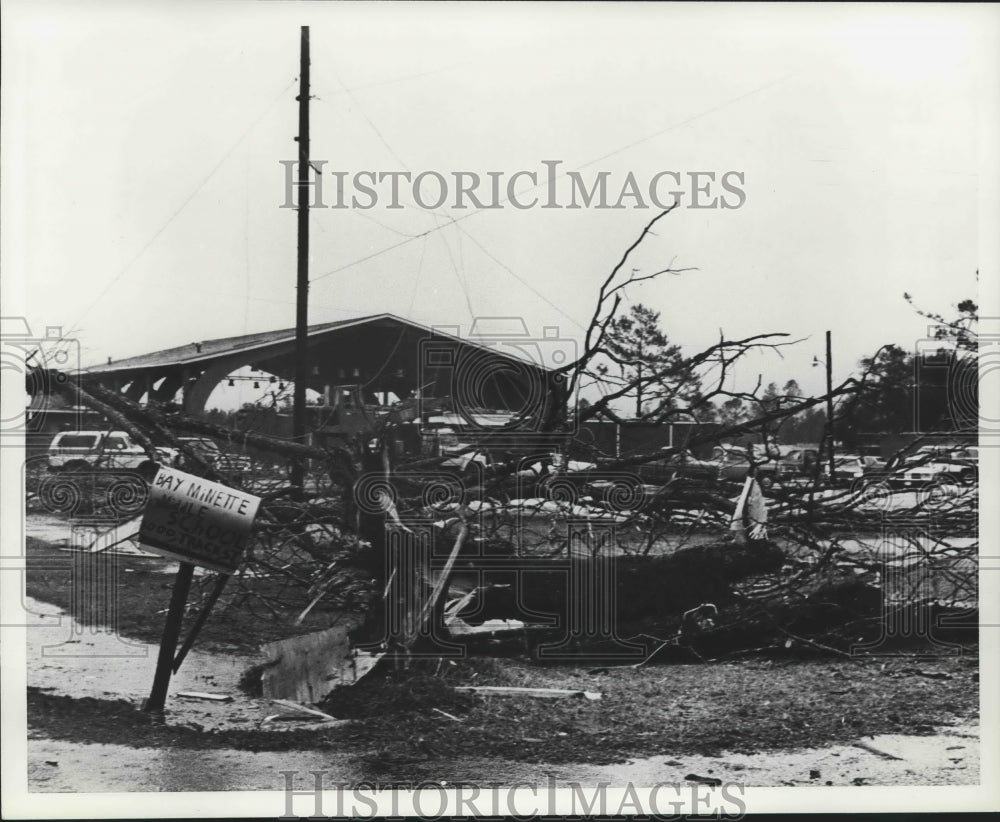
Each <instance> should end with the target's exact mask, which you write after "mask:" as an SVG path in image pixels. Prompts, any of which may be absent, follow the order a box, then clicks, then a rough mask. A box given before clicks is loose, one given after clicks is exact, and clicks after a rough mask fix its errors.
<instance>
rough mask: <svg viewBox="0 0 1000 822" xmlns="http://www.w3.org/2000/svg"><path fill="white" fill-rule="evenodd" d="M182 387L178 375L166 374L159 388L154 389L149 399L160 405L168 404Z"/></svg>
mask: <svg viewBox="0 0 1000 822" xmlns="http://www.w3.org/2000/svg"><path fill="white" fill-rule="evenodd" d="M182 385H183V382H182V380H181V376H180V374H167V376H166V377H165V378H164V380H163V382H161V383H160V386H159V388H156V389H154V390H153V392H152V393H151V394H150V396H149V398H150V399H151V400H154V401H155V402H160V403H165V402H170V401H171V400H172V399H173V398H174V395H175V394H177V392H178V391H179V390H180V389H181V386H182Z"/></svg>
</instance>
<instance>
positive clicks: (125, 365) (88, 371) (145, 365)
mask: <svg viewBox="0 0 1000 822" xmlns="http://www.w3.org/2000/svg"><path fill="white" fill-rule="evenodd" d="M380 322H382V323H387V324H396V325H405V326H409V327H411V328H413V329H414V330H417V331H421V332H424V333H426V334H428V335H434V336H436V337H444V338H448V339H453V340H457V341H459V342H461V343H463V344H465V345H470V346H474V347H476V348H481V349H483V350H486V351H491V352H493V353H494V354H496V355H498V356H501V357H506V358H508V359H516V360H518V361H519V362H523V363H525V364H528V365H531V366H534V367H535V368H537V369H538V370H540V371H543V372H544V371H548V369H547V368H546V367H545V366H544V365H541V364H539V363H535V362H531V361H530V360H527V359H524V358H521V357H514V356H512V355H511V354H510V353H508V352H507V351H503V350H496V349H494V348H493V347H492V346H490V345H486V344H484V343H482V342H479V341H477V340H475V339H463V338H461V337H456V336H454V335H453V334H449V333H447V332H444V331H441V330H439V329H436V328H432V327H430V326H425V325H422V324H421V323H417V322H413V321H412V320H406V319H403V318H402V317H397V316H396V315H395V314H388V313H386V314H373V315H370V316H367V317H358V318H355V319H351V320H338V321H336V322H329V323H322V324H319V325H311V326H309V329H308V336H309V337H312V338H315V337H321V336H323V335H326V334H330V333H331V332H336V331H341V330H344V329H347V328H352V327H355V326H361V325H368V324H375V323H380ZM294 341H295V329H294V328H284V329H281V330H280V331H264V332H261V333H257V334H245V335H243V336H239V337H222V338H220V339H216V340H202V341H199V342H192V343H188V344H187V345H181V346H177V347H175V348H165V349H163V350H162V351H153V352H151V353H149V354H140V355H139V356H137V357H128V358H126V359H122V360H112V361H111V362H110V363H105V364H98V365H92V366H89V367H87V368H83V369H81V371H82V373H83V374H85V375H88V376H97V375H104V374H114V373H116V372H132V371H137V370H144V369H151V368H170V367H174V366H181V365H189V364H196V363H205V362H206V361H209V360H215V359H218V358H220V357H225V356H228V355H230V354H237V353H244V352H247V351H253V350H255V349H262V353H265V352H264V351H263V350H264V349H267V348H270V347H272V346H275V345H281V344H287V343H293V342H294ZM265 356H266V353H265Z"/></svg>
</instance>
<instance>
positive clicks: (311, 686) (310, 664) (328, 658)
mask: <svg viewBox="0 0 1000 822" xmlns="http://www.w3.org/2000/svg"><path fill="white" fill-rule="evenodd" d="M355 627H357V622H356V621H354V620H351V619H345V620H344V621H343V622H342V623H341V624H339V625H335V626H333V627H332V628H327V629H325V630H323V631H316V632H313V633H310V634H303V635H302V636H297V637H292V638H291V639H282V640H278V641H277V642H269V643H267V644H266V645H264V646H263V648H262V650H263V653H264V656H265V657H266V659H267V662H268V663H270V664H269V665H268V666H267V668H265V670H264V673H263V675H262V677H261V681H262V684H263V690H264V696H265V697H266V698H268V699H293V700H295V701H296V702H302V703H306V704H312V703H316V702H319V701H320V700H321V699H323V697H325V696H326V695H327V694H328V693H330V691H332V690H333V689H334V688H335V687H336V686H338V685H353V684H354V683H355V682H357V681H358V680H359V679H361V678H362V677H363V676H365V674H367V673H368V672H369V671H371V670H372V669H373V668H374V667H375V665H376V664H378V660H379V659H380V658H381V655H379V654H375V655H372V654H363V653H360V652H358V651H355V650H354V649H353V648H352V647H351V641H350V637H349V632H350V631H352V630H353V629H354V628H355Z"/></svg>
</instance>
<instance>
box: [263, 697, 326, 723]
mask: <svg viewBox="0 0 1000 822" xmlns="http://www.w3.org/2000/svg"><path fill="white" fill-rule="evenodd" d="M271 702H273V703H274V704H275V705H281V706H282V707H283V708H290V709H291V710H293V711H298V712H299V713H303V714H307V715H308V716H313V717H319V718H320V719H325V720H330V721H334V722H335V721H336V720H337V717H335V716H330V714H326V713H323V711H317V710H316V709H315V708H307V707H306V706H305V705H299V704H298V703H297V702H290V701H289V700H287V699H272V700H271ZM279 716H280V714H279Z"/></svg>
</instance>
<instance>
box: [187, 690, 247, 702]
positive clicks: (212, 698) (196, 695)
mask: <svg viewBox="0 0 1000 822" xmlns="http://www.w3.org/2000/svg"><path fill="white" fill-rule="evenodd" d="M177 696H179V697H180V698H181V699H203V700H205V701H206V702H232V701H233V698H232V697H231V696H229V694H209V693H205V692H204V691H179V692H178V693H177Z"/></svg>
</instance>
